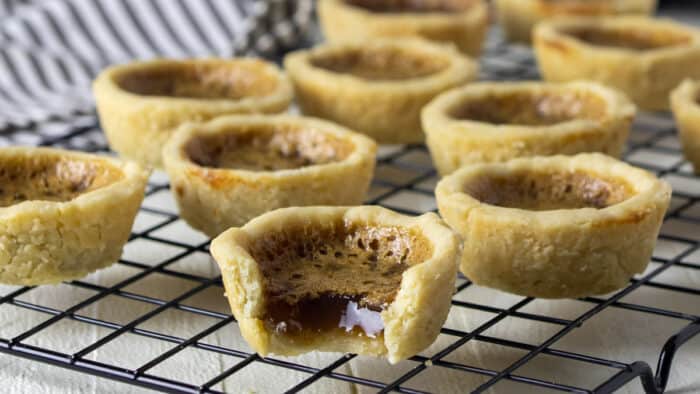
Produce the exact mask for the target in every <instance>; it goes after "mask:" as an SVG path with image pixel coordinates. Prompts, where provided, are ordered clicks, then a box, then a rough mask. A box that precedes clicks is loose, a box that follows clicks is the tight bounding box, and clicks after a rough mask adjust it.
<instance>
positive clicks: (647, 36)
mask: <svg viewBox="0 0 700 394" xmlns="http://www.w3.org/2000/svg"><path fill="white" fill-rule="evenodd" d="M566 31H581V32H584V33H585V34H589V35H593V36H594V35H595V34H600V32H607V33H605V34H610V35H614V36H616V37H615V39H616V40H620V41H622V40H625V39H626V38H625V35H627V37H628V38H627V39H629V40H634V41H641V42H644V41H648V43H647V44H649V45H654V46H655V47H654V48H651V49H641V50H636V49H630V48H624V47H619V46H609V45H606V44H605V43H604V44H603V45H598V44H591V43H590V42H587V41H584V40H583V39H579V38H577V37H575V36H573V35H572V34H569V33H566ZM533 37H534V38H533V40H534V47H535V54H536V57H537V62H538V63H539V67H540V71H541V72H542V75H543V77H544V79H545V80H547V81H552V82H566V81H572V80H579V79H587V80H592V81H597V82H600V83H602V84H604V85H607V86H610V87H613V88H617V89H619V90H621V91H622V92H624V93H625V94H627V96H628V97H629V98H630V99H631V100H632V101H633V102H634V103H635V104H637V106H639V107H640V108H641V109H644V110H650V111H653V110H668V109H669V95H670V93H671V91H672V90H673V89H674V88H676V87H677V86H678V85H679V84H680V83H681V82H682V81H683V80H684V79H686V78H700V67H697V65H698V64H700V30H697V29H693V28H690V27H687V26H684V25H682V24H679V23H676V22H673V21H670V20H664V19H650V18H643V17H632V16H627V17H616V18H602V19H570V20H557V21H552V22H543V23H541V24H539V25H538V26H537V27H536V28H535V32H534V35H533ZM664 40H666V41H667V43H666V44H667V45H666V44H662V43H663V42H664Z"/></svg>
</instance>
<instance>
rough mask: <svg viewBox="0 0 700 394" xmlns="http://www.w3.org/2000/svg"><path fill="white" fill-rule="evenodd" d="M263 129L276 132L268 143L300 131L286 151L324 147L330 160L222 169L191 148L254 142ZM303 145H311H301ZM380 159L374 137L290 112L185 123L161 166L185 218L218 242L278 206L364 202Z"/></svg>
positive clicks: (318, 149)
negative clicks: (222, 141) (204, 141)
mask: <svg viewBox="0 0 700 394" xmlns="http://www.w3.org/2000/svg"><path fill="white" fill-rule="evenodd" d="M260 132H266V133H268V132H269V133H271V137H270V140H275V139H277V138H280V139H284V138H285V137H284V136H285V135H286V133H288V132H297V133H300V135H299V137H298V140H297V142H290V143H289V145H288V146H286V147H284V146H283V147H282V148H281V149H288V150H289V151H290V154H291V155H294V154H296V153H295V152H298V151H300V150H301V149H309V150H317V151H323V150H325V151H327V152H328V154H329V156H330V158H331V160H328V161H327V162H324V163H318V164H316V163H313V162H312V163H308V165H304V166H301V167H299V168H289V169H281V170H256V169H250V168H235V167H234V168H218V167H216V166H206V165H201V164H198V163H197V162H195V161H193V159H192V157H191V156H190V154H189V153H188V152H187V146H188V144H190V143H191V141H193V140H195V139H198V138H208V137H214V138H216V137H217V136H221V137H227V136H230V137H232V138H235V137H236V136H237V135H238V136H242V138H244V136H253V138H254V136H255V134H256V133H260ZM305 140H306V141H307V142H306V143H305V142H304V141H305ZM253 141H254V142H252V144H255V143H256V142H255V140H253ZM285 143H286V142H284V140H283V144H285ZM304 144H306V145H307V146H306V148H301V147H300V146H301V145H304ZM325 144H329V145H328V146H325ZM338 145H340V147H338ZM210 149H213V150H217V149H220V150H225V149H226V148H225V147H223V146H221V147H220V148H217V147H216V146H213V147H212V148H210ZM341 151H345V153H341ZM375 155H376V144H375V143H374V142H373V141H372V140H370V139H369V138H367V137H365V136H363V135H360V134H357V133H353V132H351V131H349V130H347V129H345V128H343V127H340V126H338V125H335V124H333V123H330V122H326V121H322V120H318V119H313V118H304V117H295V116H287V115H275V116H262V115H230V116H223V117H219V118H217V119H215V120H212V121H210V122H207V123H204V124H189V125H184V126H182V127H181V128H180V130H178V131H177V133H176V134H175V136H173V138H172V139H171V140H170V142H168V144H167V145H166V147H165V148H164V150H163V161H164V163H165V168H166V170H167V172H168V176H169V177H170V180H171V187H172V188H173V192H174V195H175V198H176V201H177V204H178V206H179V209H180V215H181V216H182V218H183V219H185V220H186V221H187V223H189V224H190V225H191V226H192V227H194V228H195V229H197V230H200V231H202V232H204V233H205V234H207V235H209V236H211V237H214V236H216V235H218V234H220V233H221V232H223V231H224V230H227V229H228V228H230V227H234V226H242V225H243V224H245V223H246V222H247V221H248V220H250V219H252V218H254V217H256V216H258V215H261V214H263V213H265V212H267V211H270V210H274V209H277V208H283V207H290V206H308V205H356V204H361V203H362V201H363V200H364V198H365V195H366V193H367V190H368V188H369V183H370V181H371V179H372V174H373V172H374V164H375Z"/></svg>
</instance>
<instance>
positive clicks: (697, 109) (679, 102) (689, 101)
mask: <svg viewBox="0 0 700 394" xmlns="http://www.w3.org/2000/svg"><path fill="white" fill-rule="evenodd" d="M699 99H700V82H697V81H691V80H686V81H684V82H683V84H681V86H679V87H678V88H676V90H674V91H673V94H672V95H671V107H672V109H673V115H674V116H675V118H676V122H677V123H678V131H679V133H680V138H681V143H682V145H683V153H684V154H685V157H686V159H688V161H689V162H690V163H691V164H692V165H693V168H694V169H695V173H696V174H698V175H700V103H699V102H698V100H699Z"/></svg>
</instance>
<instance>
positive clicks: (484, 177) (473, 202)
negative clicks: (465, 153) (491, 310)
mask: <svg viewBox="0 0 700 394" xmlns="http://www.w3.org/2000/svg"><path fill="white" fill-rule="evenodd" d="M538 173H539V174H542V175H543V176H548V177H551V179H552V180H550V182H551V183H552V187H557V185H555V184H554V183H556V182H557V181H556V179H558V178H561V177H567V176H568V177H573V178H569V179H575V178H576V177H578V176H580V174H583V176H584V178H579V180H581V179H586V178H585V177H587V176H591V178H592V179H593V181H588V180H586V181H585V182H582V183H580V185H581V192H582V193H583V197H584V198H586V195H587V194H588V196H587V197H588V198H590V197H591V196H595V193H594V191H596V190H597V191H598V192H603V193H607V192H606V191H605V189H604V188H601V187H600V184H598V182H599V181H600V179H605V180H608V181H610V182H612V183H613V184H615V183H617V184H618V185H626V186H624V187H625V188H628V189H627V192H626V193H628V196H627V198H626V199H623V200H622V201H620V202H617V203H614V204H612V205H610V206H607V207H604V208H601V209H597V208H592V207H583V208H577V209H552V210H528V209H517V208H510V207H503V206H497V205H491V204H487V203H485V202H482V201H481V200H480V199H477V198H475V197H474V192H473V191H472V192H467V189H469V188H470V187H472V188H477V189H478V188H482V189H483V188H484V185H488V184H489V182H488V180H489V179H490V177H494V179H497V178H498V177H502V176H511V177H515V178H513V179H518V178H517V177H523V176H525V177H527V176H530V175H533V174H538ZM552 174H554V175H552ZM478 182H482V184H479V183H478ZM560 183H561V182H560ZM470 185H471V186H470ZM561 186H562V185H561V184H560V185H559V187H561ZM567 187H568V186H567ZM484 190H488V189H484ZM507 190H508V189H507V188H506V189H501V190H500V196H503V195H507V194H508V191H507ZM533 190H535V189H533ZM531 191H532V190H531ZM491 192H492V193H496V194H494V196H493V197H496V198H498V196H499V195H498V189H496V190H492V191H491ZM608 192H610V193H614V192H612V191H609V190H608ZM436 195H437V202H438V206H439V209H440V213H441V215H442V216H443V217H444V218H445V221H446V222H447V223H448V224H450V226H451V227H452V228H453V229H455V230H456V231H457V232H458V233H459V234H461V235H462V237H463V239H464V242H465V244H464V253H463V257H462V263H461V270H462V272H463V273H464V274H465V275H466V276H467V277H468V278H469V279H471V280H472V281H474V282H475V283H476V284H479V285H483V286H488V287H493V288H496V289H500V290H503V291H507V292H510V293H515V294H520V295H525V296H532V297H542V298H569V297H582V296H588V295H594V294H604V293H607V292H610V291H613V290H616V289H619V288H622V287H624V286H625V285H626V284H627V283H628V280H629V279H630V278H631V277H632V276H633V275H634V274H638V273H641V272H643V271H644V269H645V268H646V266H647V264H648V262H649V259H650V257H651V254H652V251H653V249H654V245H655V242H656V238H657V236H658V232H659V228H660V226H661V223H662V220H663V216H664V213H665V211H666V209H667V208H668V204H669V201H670V197H671V188H670V186H669V185H668V184H667V183H666V182H664V181H661V180H658V179H657V178H656V177H654V176H653V175H652V174H650V173H647V172H646V171H643V170H641V169H638V168H634V167H631V166H629V165H627V164H625V163H623V162H620V161H617V160H615V159H612V158H610V157H607V156H605V155H602V154H581V155H577V156H569V157H567V156H552V157H547V158H544V157H536V158H527V159H516V160H512V161H510V162H507V163H493V164H478V165H473V166H469V167H465V168H462V169H460V170H459V171H457V172H455V173H454V174H452V175H450V176H449V177H446V178H444V179H443V180H442V181H441V182H440V183H439V184H438V186H437V189H436ZM535 195H537V194H535Z"/></svg>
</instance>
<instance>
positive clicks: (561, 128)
mask: <svg viewBox="0 0 700 394" xmlns="http://www.w3.org/2000/svg"><path fill="white" fill-rule="evenodd" d="M494 90H496V91H498V92H499V93H504V94H508V93H511V92H513V93H516V94H517V93H524V94H526V95H527V94H531V93H532V92H533V90H534V91H535V92H534V93H535V95H537V94H541V93H544V94H546V93H548V92H554V93H555V94H565V93H567V91H573V92H577V91H581V92H586V93H594V94H595V96H596V97H598V98H601V99H602V100H603V102H604V105H605V112H606V116H605V117H603V118H600V119H596V120H593V119H589V118H581V117H576V118H573V119H569V120H565V121H563V122H557V123H553V124H545V125H521V124H494V123H489V122H484V121H479V120H472V119H457V118H455V117H453V116H451V115H450V114H449V112H450V110H452V109H453V108H454V107H458V106H459V105H462V104H464V103H467V102H475V101H479V100H481V99H482V98H483V97H488V96H489V95H490V94H491V92H493V91H494ZM636 111H637V109H636V106H635V105H634V104H632V102H631V101H630V100H629V99H628V98H627V97H626V96H625V95H624V94H622V93H620V92H618V91H616V90H614V89H611V88H608V87H606V86H603V85H602V84H599V83H596V82H588V81H574V82H567V83H552V82H539V81H525V82H476V83H471V84H467V85H464V86H461V87H457V88H454V89H451V90H448V91H446V92H444V93H442V94H440V95H439V96H437V97H436V98H435V99H434V100H433V101H432V102H430V103H429V104H428V105H426V106H425V107H424V108H423V111H422V113H421V120H422V124H423V129H424V130H426V134H430V131H429V130H434V129H437V128H441V133H453V134H459V135H460V136H473V137H477V138H479V139H501V138H503V137H504V136H514V137H515V136H521V137H522V136H532V137H542V138H552V137H555V136H558V135H565V134H575V133H578V132H580V131H581V130H582V129H588V128H594V127H600V126H601V125H603V124H605V123H606V122H608V121H610V120H614V119H625V118H633V117H634V116H635V114H636ZM428 124H430V127H428ZM484 128H487V129H494V130H488V131H487V132H484V130H482V129H484Z"/></svg>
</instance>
